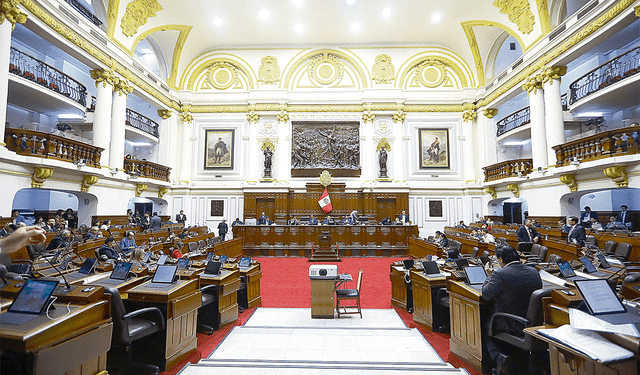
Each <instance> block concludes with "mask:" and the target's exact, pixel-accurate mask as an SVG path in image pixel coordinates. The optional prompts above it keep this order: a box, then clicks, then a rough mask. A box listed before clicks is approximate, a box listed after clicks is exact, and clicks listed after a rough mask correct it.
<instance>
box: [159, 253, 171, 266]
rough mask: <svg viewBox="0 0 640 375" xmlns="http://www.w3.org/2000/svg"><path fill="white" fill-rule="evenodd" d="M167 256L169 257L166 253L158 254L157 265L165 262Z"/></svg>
mask: <svg viewBox="0 0 640 375" xmlns="http://www.w3.org/2000/svg"><path fill="white" fill-rule="evenodd" d="M167 258H169V256H168V255H165V254H163V255H160V259H158V265H159V266H162V265H163V264H165V263H166V262H167Z"/></svg>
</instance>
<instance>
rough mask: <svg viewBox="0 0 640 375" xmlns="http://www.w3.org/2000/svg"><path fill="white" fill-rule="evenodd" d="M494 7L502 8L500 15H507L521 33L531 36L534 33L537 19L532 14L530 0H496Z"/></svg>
mask: <svg viewBox="0 0 640 375" xmlns="http://www.w3.org/2000/svg"><path fill="white" fill-rule="evenodd" d="M493 6H495V7H498V8H500V13H504V14H506V15H507V17H508V18H509V21H511V22H513V23H514V24H516V25H517V26H518V30H520V32H521V33H523V34H529V33H530V32H532V31H533V25H534V24H535V23H536V18H535V17H534V15H533V13H531V6H530V5H529V0H496V1H495V2H494V3H493Z"/></svg>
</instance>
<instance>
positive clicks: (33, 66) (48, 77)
mask: <svg viewBox="0 0 640 375" xmlns="http://www.w3.org/2000/svg"><path fill="white" fill-rule="evenodd" d="M9 73H11V74H13V75H16V76H19V77H22V78H25V79H28V80H30V81H32V82H34V83H36V84H38V85H40V86H42V87H45V88H47V89H49V90H51V91H53V92H55V93H57V94H59V95H62V96H64V97H66V98H69V99H71V100H73V101H74V102H76V103H78V104H80V105H81V106H82V107H81V108H83V110H84V107H85V106H86V104H87V88H86V87H85V86H84V85H83V84H81V83H80V82H78V81H76V80H75V79H73V78H71V77H69V76H68V75H66V74H64V73H63V72H61V71H59V70H58V69H56V68H54V67H52V66H50V65H48V64H46V63H44V62H42V61H40V60H38V59H36V58H35V57H33V56H30V55H28V54H26V53H24V52H21V51H19V50H17V49H15V48H13V47H11V51H10V54H9ZM11 92H12V90H9V93H11ZM18 96H20V92H18ZM10 99H11V98H10ZM24 99H25V100H26V101H28V102H40V100H34V99H36V98H34V97H33V96H32V95H27V96H26V97H25V98H24ZM10 102H13V101H11V100H10ZM25 108H27V109H31V108H30V106H28V105H27V106H26V107H25ZM38 109H41V110H46V108H44V109H43V108H38Z"/></svg>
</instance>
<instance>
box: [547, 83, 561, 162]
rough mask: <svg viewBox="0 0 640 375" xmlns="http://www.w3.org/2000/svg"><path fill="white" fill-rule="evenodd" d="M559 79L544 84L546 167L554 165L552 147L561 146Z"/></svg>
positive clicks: (554, 156) (554, 154) (554, 155)
mask: <svg viewBox="0 0 640 375" xmlns="http://www.w3.org/2000/svg"><path fill="white" fill-rule="evenodd" d="M560 96H561V94H560V79H550V80H548V81H547V82H546V83H545V84H544V111H545V126H546V130H547V157H548V163H547V165H548V166H549V165H555V164H556V152H555V151H554V150H553V146H557V145H560V144H563V143H564V142H565V138H564V116H563V115H562V100H561V98H560Z"/></svg>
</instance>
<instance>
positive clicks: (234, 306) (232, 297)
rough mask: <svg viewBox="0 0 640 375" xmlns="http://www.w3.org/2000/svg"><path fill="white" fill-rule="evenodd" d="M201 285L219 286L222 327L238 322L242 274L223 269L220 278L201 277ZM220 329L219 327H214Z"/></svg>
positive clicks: (219, 308)
mask: <svg viewBox="0 0 640 375" xmlns="http://www.w3.org/2000/svg"><path fill="white" fill-rule="evenodd" d="M200 283H201V284H202V285H203V286H204V285H217V286H218V306H217V308H218V313H219V314H220V315H219V318H220V319H219V322H220V327H222V326H225V325H227V324H229V323H232V322H235V321H236V320H238V290H239V289H240V272H239V271H237V270H233V271H231V270H227V269H221V270H220V275H219V276H205V275H204V274H201V275H200ZM213 328H214V329H219V327H217V328H216V327H213Z"/></svg>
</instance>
